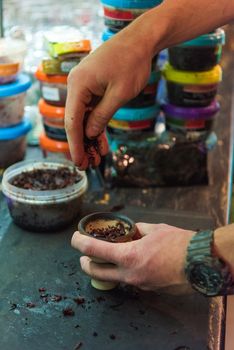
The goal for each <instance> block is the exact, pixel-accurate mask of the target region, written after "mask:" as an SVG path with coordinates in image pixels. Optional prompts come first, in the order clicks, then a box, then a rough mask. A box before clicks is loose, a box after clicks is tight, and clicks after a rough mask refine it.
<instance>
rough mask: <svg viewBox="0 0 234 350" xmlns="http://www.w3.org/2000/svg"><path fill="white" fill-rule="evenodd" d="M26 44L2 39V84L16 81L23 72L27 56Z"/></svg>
mask: <svg viewBox="0 0 234 350" xmlns="http://www.w3.org/2000/svg"><path fill="white" fill-rule="evenodd" d="M26 49H27V46H26V42H25V41H23V40H15V39H9V38H7V39H0V84H6V83H10V82H12V81H14V80H15V79H16V78H17V76H18V74H19V72H20V71H21V68H22V65H23V61H24V57H25V54H26Z"/></svg>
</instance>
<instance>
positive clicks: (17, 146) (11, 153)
mask: <svg viewBox="0 0 234 350" xmlns="http://www.w3.org/2000/svg"><path fill="white" fill-rule="evenodd" d="M30 129H31V124H30V122H29V121H28V120H27V119H25V120H24V121H23V122H21V123H20V124H18V125H17V126H13V127H10V128H0V169H5V168H7V167H8V166H10V165H11V164H14V163H16V162H19V161H20V160H22V159H23V158H24V156H25V151H26V135H27V133H28V132H29V130H30Z"/></svg>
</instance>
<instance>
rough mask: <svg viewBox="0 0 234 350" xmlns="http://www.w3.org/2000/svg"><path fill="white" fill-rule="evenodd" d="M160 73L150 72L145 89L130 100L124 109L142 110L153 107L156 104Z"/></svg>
mask: <svg viewBox="0 0 234 350" xmlns="http://www.w3.org/2000/svg"><path fill="white" fill-rule="evenodd" d="M160 77H161V73H160V72H159V71H158V72H152V73H151V76H150V79H149V81H148V84H147V85H146V87H145V88H144V89H143V90H142V91H141V92H140V93H139V94H138V95H137V96H136V97H135V98H133V99H132V100H130V101H129V102H128V103H126V104H125V105H124V107H125V108H144V107H149V106H154V105H155V103H156V95H157V89H158V83H159V80H160Z"/></svg>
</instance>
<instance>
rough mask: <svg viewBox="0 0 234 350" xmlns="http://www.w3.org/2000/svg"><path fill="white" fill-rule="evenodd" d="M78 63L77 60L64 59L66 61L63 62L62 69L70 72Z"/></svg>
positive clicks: (64, 71)
mask: <svg viewBox="0 0 234 350" xmlns="http://www.w3.org/2000/svg"><path fill="white" fill-rule="evenodd" d="M77 64H78V62H75V61H64V62H61V71H62V72H63V73H70V71H71V70H72V68H74V67H75V66H77Z"/></svg>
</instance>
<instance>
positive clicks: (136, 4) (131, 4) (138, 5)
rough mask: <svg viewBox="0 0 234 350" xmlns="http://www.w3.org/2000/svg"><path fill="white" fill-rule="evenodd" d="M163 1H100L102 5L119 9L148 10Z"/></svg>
mask: <svg viewBox="0 0 234 350" xmlns="http://www.w3.org/2000/svg"><path fill="white" fill-rule="evenodd" d="M162 1H163V0H101V2H102V4H103V5H107V6H112V7H116V8H119V9H122V8H123V9H148V8H152V7H154V6H156V5H159V4H161V2H162Z"/></svg>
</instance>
